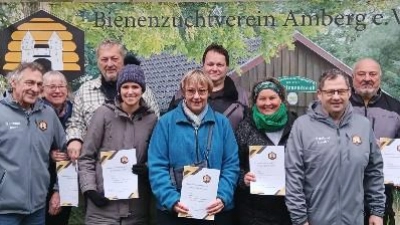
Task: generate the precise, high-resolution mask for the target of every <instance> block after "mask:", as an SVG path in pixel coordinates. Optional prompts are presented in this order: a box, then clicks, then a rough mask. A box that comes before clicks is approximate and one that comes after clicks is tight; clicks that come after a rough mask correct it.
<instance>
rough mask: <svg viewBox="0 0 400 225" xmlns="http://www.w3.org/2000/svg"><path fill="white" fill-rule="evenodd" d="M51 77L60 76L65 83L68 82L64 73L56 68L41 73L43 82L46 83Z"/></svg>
mask: <svg viewBox="0 0 400 225" xmlns="http://www.w3.org/2000/svg"><path fill="white" fill-rule="evenodd" d="M53 77H57V78H61V79H62V80H63V81H64V82H65V83H66V84H67V83H68V81H67V78H66V77H65V75H64V74H62V73H61V72H60V71H56V70H50V71H49V72H47V73H45V74H44V75H43V83H47V82H48V81H49V80H50V79H51V78H53Z"/></svg>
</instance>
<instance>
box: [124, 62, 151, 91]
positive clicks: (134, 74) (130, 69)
mask: <svg viewBox="0 0 400 225" xmlns="http://www.w3.org/2000/svg"><path fill="white" fill-rule="evenodd" d="M126 82H135V83H137V84H139V85H140V87H142V92H145V91H146V81H145V78H144V72H143V70H142V68H141V67H140V66H138V65H134V64H129V65H126V66H124V68H122V69H121V71H119V73H118V80H117V92H118V93H119V92H120V89H121V86H122V85H123V84H124V83H126Z"/></svg>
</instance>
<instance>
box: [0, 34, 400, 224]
mask: <svg viewBox="0 0 400 225" xmlns="http://www.w3.org/2000/svg"><path fill="white" fill-rule="evenodd" d="M96 57H97V63H98V68H99V71H100V76H99V77H98V78H95V79H93V80H91V81H88V82H85V83H84V84H82V86H81V87H80V88H79V89H78V91H77V92H76V93H75V96H74V99H73V101H72V102H71V101H70V100H69V98H68V95H69V94H68V83H67V80H66V79H65V77H64V76H63V74H62V73H60V72H57V71H52V70H51V69H49V71H47V72H45V71H44V70H45V69H46V68H44V66H43V65H40V64H39V63H40V62H39V63H37V62H32V63H21V65H20V66H19V67H18V68H17V69H15V70H14V71H13V72H12V73H11V74H10V76H9V77H8V81H9V84H10V90H9V91H8V92H7V93H6V94H5V97H4V99H2V100H1V101H0V112H1V116H0V224H2V225H28V224H29V225H43V224H48V225H52V224H68V218H69V214H70V210H71V208H70V207H60V196H59V193H58V188H59V186H58V182H57V177H56V172H55V162H56V161H61V160H71V161H73V162H76V163H77V165H78V166H77V168H78V177H79V185H80V190H81V192H82V193H83V196H84V198H85V224H96V225H97V224H104V225H110V224H120V225H121V224H132V225H133V224H135V225H136V224H137V225H139V224H143V225H145V224H146V225H147V224H160V225H169V224H171V225H172V224H173V225H179V224H182V225H184V224H194V225H196V224H199V225H208V224H210V225H211V224H216V225H230V224H232V225H234V224H240V225H258V224H259V225H261V224H263V225H275V224H276V225H286V224H287V225H289V224H296V225H297V224H299V225H304V224H311V225H314V224H318V225H331V224H349V225H350V224H351V225H353V224H364V223H365V224H369V225H382V224H386V222H388V223H389V224H391V225H392V224H394V212H393V209H392V203H393V196H392V192H393V185H386V189H385V187H384V181H383V172H382V170H383V161H382V156H381V154H380V151H379V147H378V141H377V140H378V139H379V138H380V137H388V138H399V136H400V103H399V102H398V101H397V100H396V99H394V98H392V97H391V96H389V95H388V94H387V93H385V92H384V91H383V90H381V89H380V81H381V77H382V72H381V69H380V66H379V64H378V63H377V62H376V61H375V60H373V59H370V58H365V59H361V60H359V61H358V62H357V63H356V64H355V66H354V70H353V76H352V78H351V77H349V76H348V75H346V74H344V73H343V72H341V71H339V70H335V69H332V70H328V71H326V72H325V73H323V74H322V75H321V77H320V80H319V85H318V91H317V99H316V100H315V101H314V102H313V103H312V104H311V105H310V107H309V109H308V111H307V113H306V114H305V115H302V116H300V117H298V118H297V115H296V114H295V113H293V112H290V110H289V109H288V107H287V104H286V91H285V88H284V86H283V85H282V84H280V83H279V81H278V80H277V79H275V78H272V77H269V78H267V79H265V80H263V81H261V82H258V83H256V84H255V85H254V87H253V88H252V90H251V93H248V92H247V91H246V90H244V89H243V88H241V87H239V86H238V85H237V84H235V82H234V81H233V80H232V79H231V78H230V77H229V76H227V73H228V70H229V54H228V51H227V50H226V49H225V48H224V47H223V46H221V45H218V44H211V45H210V46H208V47H207V48H206V49H205V51H204V54H203V58H202V64H203V66H202V68H201V69H197V70H192V71H189V72H187V73H186V74H185V75H184V76H183V78H182V80H181V82H180V84H179V87H180V89H179V91H178V92H177V93H176V94H175V95H174V97H173V99H172V100H171V103H170V107H169V109H168V112H167V113H165V114H164V115H162V116H161V117H160V115H159V114H160V112H159V108H158V105H157V101H156V99H155V97H154V95H153V94H152V91H151V89H150V88H149V87H148V86H146V81H145V80H146V79H145V74H144V72H143V70H142V68H141V66H140V62H139V61H138V60H136V59H135V58H134V57H133V58H132V56H127V51H126V49H125V48H124V46H123V45H122V44H121V43H119V42H117V41H112V40H106V41H103V42H102V43H100V44H99V46H98V48H97V51H96ZM129 57H131V58H130V60H129ZM42 64H43V63H42ZM350 79H352V80H350ZM351 83H352V85H350V84H351ZM254 145H259V146H284V149H285V150H284V151H285V152H284V155H285V176H286V194H285V196H267V195H254V194H250V188H249V187H250V184H251V182H255V181H256V180H257V177H256V176H255V174H254V173H253V172H252V171H251V169H250V166H249V146H254ZM130 149H135V152H136V158H137V163H136V164H135V165H133V167H132V173H134V174H136V175H137V176H138V188H139V193H140V194H139V198H134V199H125V200H110V199H108V198H106V197H105V196H104V186H103V176H102V166H101V164H100V153H101V152H102V151H109V150H116V151H118V150H130ZM188 165H195V166H200V167H205V168H210V169H217V170H219V171H220V177H219V183H218V189H217V196H216V198H215V200H213V201H211V202H210V203H209V205H208V206H207V208H206V211H207V213H208V215H215V219H214V220H213V221H209V220H196V219H191V218H185V217H178V213H184V214H185V213H190V212H189V207H188V206H187V205H185V204H184V203H183V202H181V201H180V196H181V188H182V173H183V168H184V166H188ZM385 194H386V197H385ZM46 196H47V198H46ZM154 200H155V202H156V203H155V204H153V201H154Z"/></svg>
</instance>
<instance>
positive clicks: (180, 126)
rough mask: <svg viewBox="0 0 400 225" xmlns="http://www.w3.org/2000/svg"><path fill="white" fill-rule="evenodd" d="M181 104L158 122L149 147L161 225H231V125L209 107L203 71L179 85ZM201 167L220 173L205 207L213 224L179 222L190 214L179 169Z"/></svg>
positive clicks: (235, 165) (234, 166)
mask: <svg viewBox="0 0 400 225" xmlns="http://www.w3.org/2000/svg"><path fill="white" fill-rule="evenodd" d="M180 88H181V91H182V93H183V95H184V100H183V101H181V103H180V104H179V106H178V107H177V108H175V109H174V110H172V111H170V112H168V113H167V114H165V115H164V116H162V117H161V119H160V120H159V122H158V123H157V125H156V127H155V129H154V132H153V136H152V138H151V140H150V145H149V160H148V163H149V176H150V184H151V188H152V190H153V193H154V194H155V197H156V199H157V202H158V213H157V220H158V223H159V224H162V225H169V224H171V225H172V224H173V225H180V224H199V225H203V224H204V225H206V224H217V225H219V224H221V225H222V224H224V225H227V224H234V222H233V221H232V209H233V193H234V190H235V187H236V183H237V179H238V175H239V159H238V147H237V143H236V140H235V136H234V133H233V130H232V127H231V125H230V123H229V120H228V119H227V118H226V117H225V116H223V115H221V114H219V113H217V112H215V111H214V110H213V109H212V108H211V107H209V105H208V103H207V99H208V96H209V94H210V93H211V91H212V88H213V84H212V81H211V80H210V78H208V77H207V76H206V75H204V73H203V72H202V71H201V70H194V71H190V72H188V73H187V74H186V75H185V76H184V77H183V79H182V81H181V84H180ZM187 165H202V166H206V167H208V168H211V169H218V170H220V177H219V183H218V190H217V198H216V199H215V200H214V201H212V202H210V204H209V205H208V207H207V213H208V214H209V215H215V221H207V220H194V219H189V218H181V217H177V214H178V213H190V211H188V206H186V205H185V204H183V203H182V202H180V201H179V200H180V195H181V194H180V191H181V190H180V187H181V183H182V179H180V178H179V177H180V176H179V174H182V168H183V167H184V166H187Z"/></svg>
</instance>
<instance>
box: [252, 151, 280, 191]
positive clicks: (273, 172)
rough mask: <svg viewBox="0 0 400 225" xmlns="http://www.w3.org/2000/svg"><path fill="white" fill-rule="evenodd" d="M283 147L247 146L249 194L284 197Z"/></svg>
mask: <svg viewBox="0 0 400 225" xmlns="http://www.w3.org/2000/svg"><path fill="white" fill-rule="evenodd" d="M284 150H285V149H284V147H283V146H249V162H250V171H251V172H252V173H254V175H255V176H256V181H255V182H250V194H257V195H285V157H284V156H285V155H284Z"/></svg>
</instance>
